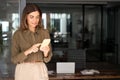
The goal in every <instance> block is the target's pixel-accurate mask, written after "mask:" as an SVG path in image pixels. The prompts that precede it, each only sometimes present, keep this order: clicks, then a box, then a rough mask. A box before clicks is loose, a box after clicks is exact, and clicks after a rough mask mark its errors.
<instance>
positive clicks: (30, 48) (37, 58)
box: [11, 4, 52, 80]
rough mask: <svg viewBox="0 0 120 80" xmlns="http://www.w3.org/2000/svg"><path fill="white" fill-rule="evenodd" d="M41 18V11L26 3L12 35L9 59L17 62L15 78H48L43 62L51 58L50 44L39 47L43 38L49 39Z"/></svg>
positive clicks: (18, 79)
mask: <svg viewBox="0 0 120 80" xmlns="http://www.w3.org/2000/svg"><path fill="white" fill-rule="evenodd" d="M41 18H42V12H41V10H40V9H39V8H38V7H37V6H36V5H35V4H27V5H26V7H25V8H24V10H23V15H22V19H21V25H20V29H18V30H17V31H16V32H15V33H14V35H13V37H12V50H11V51H12V56H11V60H12V62H13V63H15V64H17V66H16V69H15V80H49V78H48V71H47V67H46V65H45V63H47V62H49V61H50V60H51V57H52V50H51V45H50V44H49V45H46V46H44V47H42V48H40V45H41V43H42V42H43V40H44V39H50V36H49V32H48V30H46V29H44V28H43V26H42V24H41ZM26 74H27V76H26Z"/></svg>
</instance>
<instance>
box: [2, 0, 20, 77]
mask: <svg viewBox="0 0 120 80" xmlns="http://www.w3.org/2000/svg"><path fill="white" fill-rule="evenodd" d="M18 25H19V1H18V0H16V1H10V0H2V1H1V3H0V76H2V77H7V76H13V72H14V69H13V68H14V65H13V64H11V59H10V58H11V57H10V56H11V53H10V52H11V51H10V49H11V36H12V33H13V32H14V31H15V30H16V29H17V27H18Z"/></svg>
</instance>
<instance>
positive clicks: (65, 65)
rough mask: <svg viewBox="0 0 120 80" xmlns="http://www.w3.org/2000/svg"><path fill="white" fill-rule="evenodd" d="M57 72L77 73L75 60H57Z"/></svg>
mask: <svg viewBox="0 0 120 80" xmlns="http://www.w3.org/2000/svg"><path fill="white" fill-rule="evenodd" d="M56 73H70V74H74V73H75V62H57V63H56Z"/></svg>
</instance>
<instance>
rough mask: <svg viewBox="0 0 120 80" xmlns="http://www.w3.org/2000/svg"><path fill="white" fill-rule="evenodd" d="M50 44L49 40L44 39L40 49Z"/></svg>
mask: <svg viewBox="0 0 120 80" xmlns="http://www.w3.org/2000/svg"><path fill="white" fill-rule="evenodd" d="M49 44H50V39H44V40H43V42H42V43H41V46H40V48H42V47H44V46H48V45H49Z"/></svg>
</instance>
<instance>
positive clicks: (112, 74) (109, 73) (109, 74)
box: [49, 70, 120, 80]
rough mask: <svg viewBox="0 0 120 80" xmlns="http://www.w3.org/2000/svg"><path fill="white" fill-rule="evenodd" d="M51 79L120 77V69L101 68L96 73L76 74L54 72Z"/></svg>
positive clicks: (86, 79)
mask: <svg viewBox="0 0 120 80" xmlns="http://www.w3.org/2000/svg"><path fill="white" fill-rule="evenodd" d="M49 76H50V80H78V79H79V80H81V79H82V80H90V79H92V80H97V79H99V80H104V79H107V80H109V79H120V71H117V70H109V71H107V70H101V71H100V74H94V75H82V74H80V73H76V74H53V75H49Z"/></svg>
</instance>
